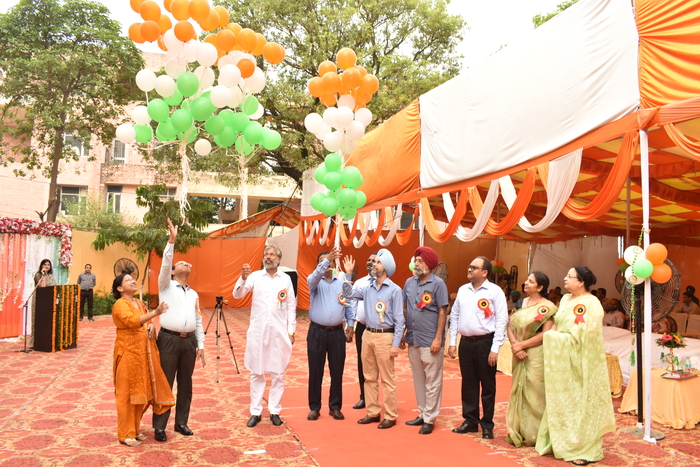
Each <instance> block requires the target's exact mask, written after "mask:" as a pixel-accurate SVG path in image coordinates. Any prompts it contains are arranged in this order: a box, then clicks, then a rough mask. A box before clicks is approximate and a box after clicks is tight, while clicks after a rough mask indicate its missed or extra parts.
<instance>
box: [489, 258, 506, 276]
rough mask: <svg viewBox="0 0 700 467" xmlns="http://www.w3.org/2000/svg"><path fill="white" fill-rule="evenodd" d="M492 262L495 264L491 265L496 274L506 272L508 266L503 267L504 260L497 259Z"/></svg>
mask: <svg viewBox="0 0 700 467" xmlns="http://www.w3.org/2000/svg"><path fill="white" fill-rule="evenodd" d="M491 264H492V265H493V266H492V267H491V270H492V271H493V272H495V273H496V274H503V273H504V272H506V268H504V267H503V265H504V264H505V263H504V262H503V261H501V260H495V261H492V262H491Z"/></svg>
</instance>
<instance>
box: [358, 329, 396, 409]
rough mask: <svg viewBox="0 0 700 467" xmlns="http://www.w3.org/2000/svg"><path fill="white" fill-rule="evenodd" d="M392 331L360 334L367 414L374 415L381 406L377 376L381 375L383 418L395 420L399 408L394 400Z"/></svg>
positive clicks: (394, 378)
mask: <svg viewBox="0 0 700 467" xmlns="http://www.w3.org/2000/svg"><path fill="white" fill-rule="evenodd" d="M393 340H394V333H393V332H385V333H379V332H370V331H365V333H364V334H363V336H362V369H363V373H364V376H365V404H366V405H367V414H368V415H369V416H370V417H376V416H378V415H379V413H380V412H381V410H382V408H381V406H380V405H379V383H378V380H379V376H381V377H382V392H383V395H384V418H385V419H387V420H396V418H397V417H398V416H399V408H398V403H397V400H396V377H395V375H394V359H393V358H391V344H392V342H393Z"/></svg>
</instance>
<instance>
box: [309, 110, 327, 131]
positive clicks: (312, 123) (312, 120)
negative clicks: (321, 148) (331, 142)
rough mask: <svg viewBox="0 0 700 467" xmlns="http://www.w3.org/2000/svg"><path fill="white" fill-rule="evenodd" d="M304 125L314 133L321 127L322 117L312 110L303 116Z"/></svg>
mask: <svg viewBox="0 0 700 467" xmlns="http://www.w3.org/2000/svg"><path fill="white" fill-rule="evenodd" d="M304 126H305V127H306V129H307V130H309V131H310V132H311V133H316V132H318V131H319V130H320V129H321V128H323V117H321V116H320V115H319V114H317V113H316V112H312V113H310V114H309V115H307V116H306V117H305V118H304Z"/></svg>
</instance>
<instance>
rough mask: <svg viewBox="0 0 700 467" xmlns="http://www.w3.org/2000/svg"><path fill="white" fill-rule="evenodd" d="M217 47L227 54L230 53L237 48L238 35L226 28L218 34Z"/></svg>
mask: <svg viewBox="0 0 700 467" xmlns="http://www.w3.org/2000/svg"><path fill="white" fill-rule="evenodd" d="M216 46H217V47H218V48H219V49H221V50H223V51H226V52H230V51H232V50H233V48H234V47H236V35H235V34H234V33H232V32H231V31H229V30H228V29H226V28H224V29H222V30H221V31H219V32H217V33H216Z"/></svg>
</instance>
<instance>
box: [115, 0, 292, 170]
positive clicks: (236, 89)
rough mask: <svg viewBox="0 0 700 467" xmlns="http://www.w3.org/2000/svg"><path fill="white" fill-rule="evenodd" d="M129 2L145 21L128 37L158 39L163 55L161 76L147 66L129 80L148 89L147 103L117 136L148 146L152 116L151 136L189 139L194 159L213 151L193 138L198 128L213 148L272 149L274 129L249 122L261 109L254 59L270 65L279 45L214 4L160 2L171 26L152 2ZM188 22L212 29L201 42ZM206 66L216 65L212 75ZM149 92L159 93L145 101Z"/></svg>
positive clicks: (261, 77)
mask: <svg viewBox="0 0 700 467" xmlns="http://www.w3.org/2000/svg"><path fill="white" fill-rule="evenodd" d="M131 7H132V8H133V9H134V11H136V12H137V13H139V14H141V17H142V18H143V19H144V22H142V23H134V24H133V25H132V26H131V27H130V28H129V36H130V37H131V39H132V40H133V41H134V42H137V43H140V42H144V41H158V45H159V46H160V47H161V48H162V49H163V50H166V51H167V54H166V62H165V74H161V75H160V76H156V74H155V73H154V72H153V71H151V70H148V69H143V70H141V71H139V72H138V73H137V75H136V85H137V86H138V88H139V89H141V90H142V91H144V92H146V93H147V94H146V95H147V105H139V106H137V107H135V108H134V110H133V111H132V113H131V116H132V118H133V119H134V122H135V125H132V124H129V123H125V124H122V125H120V126H119V127H118V128H117V139H118V140H119V141H121V142H122V143H125V144H128V143H131V142H133V141H134V140H136V141H138V142H140V143H148V142H149V141H151V140H153V136H154V133H153V129H152V127H151V121H152V120H155V121H156V122H157V123H158V125H157V127H156V131H155V137H156V138H158V140H160V141H162V142H168V141H176V140H179V141H181V142H186V143H192V142H195V141H196V142H195V144H194V149H195V152H196V153H197V154H199V155H201V156H206V155H208V154H209V153H210V152H211V149H212V147H211V143H210V141H209V139H207V138H206V137H202V138H200V139H199V140H198V139H197V137H198V134H199V131H200V130H201V129H203V130H204V131H205V132H206V134H208V135H209V136H210V137H212V138H213V140H214V142H215V143H216V144H217V145H218V146H220V147H222V148H228V147H231V146H234V147H235V149H236V151H237V152H239V153H241V154H245V155H249V154H251V153H252V152H253V150H254V149H255V145H256V144H259V145H260V146H262V147H263V148H265V149H268V150H274V149H277V148H278V147H279V145H280V144H281V141H282V138H281V136H280V134H279V133H278V132H277V131H275V130H272V129H270V128H266V127H263V126H262V125H261V124H260V123H258V122H257V121H255V120H257V119H259V118H260V117H261V116H262V115H263V112H264V109H263V107H262V106H261V105H260V103H259V102H258V100H257V98H256V97H255V96H254V95H253V94H255V93H258V92H260V91H262V90H263V89H264V88H265V85H266V81H267V77H266V75H265V73H264V72H263V70H262V69H260V68H259V67H258V66H256V57H259V56H261V55H262V56H263V57H264V58H265V60H267V61H268V62H269V63H271V64H273V65H274V64H278V63H280V62H281V61H282V60H283V59H284V49H283V48H282V47H281V46H280V45H278V44H276V43H274V42H267V40H266V39H265V38H264V37H263V35H262V34H259V33H255V32H254V31H252V30H251V29H247V28H246V29H243V28H242V27H241V26H240V25H238V24H235V23H229V22H228V21H229V14H228V11H227V10H226V9H225V8H223V7H220V6H217V7H213V8H211V7H210V6H209V3H208V2H207V0H165V1H164V8H165V10H167V11H168V12H170V13H171V14H172V16H173V17H174V19H175V20H177V22H176V23H175V25H174V26H173V23H172V21H171V20H170V17H169V16H168V15H167V14H165V13H163V12H162V11H161V9H160V7H159V6H158V4H157V3H156V2H154V1H152V0H145V1H144V0H131ZM190 19H191V20H193V21H195V22H197V23H198V24H199V26H200V27H201V28H202V29H204V30H205V31H214V30H217V29H218V31H217V32H216V33H215V34H209V35H208V36H207V37H206V38H205V39H204V41H203V42H200V41H198V40H197V38H196V34H195V30H194V25H193V24H192V23H191V22H190V21H189V20H190ZM156 26H157V28H156ZM194 62H197V63H198V64H199V66H198V67H197V68H196V69H194V70H193V71H191V70H190V66H189V64H190V63H194ZM212 66H217V67H218V70H219V76H218V79H217V78H216V77H215V73H214V70H213V69H212V68H211V67H212ZM215 82H216V85H214V84H215ZM154 90H155V92H156V93H157V94H158V97H156V98H153V99H150V100H148V93H150V92H151V91H154Z"/></svg>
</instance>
